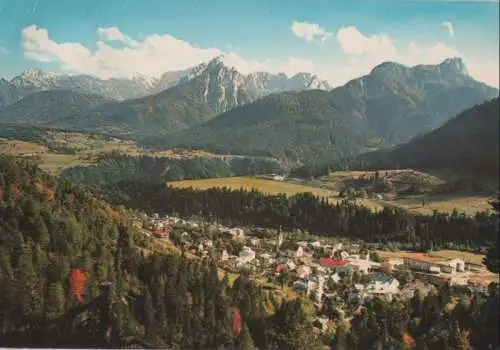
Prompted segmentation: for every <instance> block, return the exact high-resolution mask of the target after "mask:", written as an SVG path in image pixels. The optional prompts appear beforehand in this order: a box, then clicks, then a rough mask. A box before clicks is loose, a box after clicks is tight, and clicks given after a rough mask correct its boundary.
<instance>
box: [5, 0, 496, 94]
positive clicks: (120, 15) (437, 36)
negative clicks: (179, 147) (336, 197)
mask: <svg viewBox="0 0 500 350" xmlns="http://www.w3.org/2000/svg"><path fill="white" fill-rule="evenodd" d="M498 12H499V4H498V1H496V2H495V1H493V2H492V1H490V2H482V1H471V2H466V1H457V2H452V1H445V0H442V1H438V0H435V1H411V0H398V1H397V0H393V1H388V0H381V1H378V0H359V1H356V0H350V1H344V0H286V1H285V0H272V1H271V0H251V1H239V0H182V1H180V0H176V1H173V0H140V1H139V0H17V1H16V0H0V76H2V77H6V78H11V77H12V76H14V75H17V74H19V73H20V72H21V71H23V70H24V69H27V68H31V67H39V68H43V69H45V70H49V71H54V72H65V73H70V74H73V73H89V74H94V75H97V76H100V77H102V78H109V77H129V76H132V75H133V74H135V73H140V74H144V75H151V76H159V75H160V74H161V73H163V72H165V71H169V70H179V69H185V68H188V67H189V66H193V65H195V64H198V63H201V62H203V61H206V60H208V59H210V58H212V57H214V56H217V55H220V54H224V55H225V59H226V61H227V62H228V64H232V65H234V66H235V67H236V68H238V69H239V70H241V71H242V72H245V73H246V72H250V71H255V70H266V71H272V72H278V71H283V72H285V73H286V74H289V75H290V74H294V73H297V72H299V71H310V72H312V73H316V74H318V75H320V76H321V77H322V78H324V79H327V80H328V81H330V82H331V83H332V84H333V85H338V84H342V83H344V82H345V81H347V80H349V79H352V78H355V77H357V76H359V75H362V74H366V73H368V72H369V71H370V70H371V69H372V68H373V67H374V66H375V65H376V64H379V63H381V62H383V61H387V60H393V61H398V62H401V63H404V64H407V65H415V64H420V63H426V64H434V63H439V62H441V61H442V60H444V59H445V58H448V57H455V56H456V57H462V58H463V59H464V60H465V62H466V64H467V67H468V69H469V72H470V74H471V75H473V76H474V77H476V78H477V79H479V80H482V81H486V82H488V83H489V84H491V85H495V86H498V75H499V73H498V60H499V55H498V51H499V47H498V46H499V34H498V33H499V23H498V16H499V13H498Z"/></svg>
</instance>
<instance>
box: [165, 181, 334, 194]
mask: <svg viewBox="0 0 500 350" xmlns="http://www.w3.org/2000/svg"><path fill="white" fill-rule="evenodd" d="M169 185H171V186H173V187H193V188H196V189H200V190H205V189H208V188H214V187H228V188H232V189H240V188H243V189H245V190H251V189H252V188H255V189H257V190H259V191H262V192H264V193H268V194H279V193H284V194H287V195H294V194H297V193H304V192H312V193H313V194H314V195H317V196H322V197H331V196H332V195H334V193H333V192H332V191H329V190H326V189H322V188H317V187H312V186H304V185H300V184H295V183H289V182H286V181H275V180H268V179H261V178H258V177H250V176H241V177H222V178H216V179H204V180H186V181H172V182H169Z"/></svg>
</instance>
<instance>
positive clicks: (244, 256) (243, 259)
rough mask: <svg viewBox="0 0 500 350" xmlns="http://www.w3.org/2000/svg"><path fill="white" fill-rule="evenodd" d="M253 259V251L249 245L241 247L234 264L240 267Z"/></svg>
mask: <svg viewBox="0 0 500 350" xmlns="http://www.w3.org/2000/svg"><path fill="white" fill-rule="evenodd" d="M254 259H255V252H254V251H253V250H252V249H251V248H249V247H243V249H242V250H241V252H240V254H239V256H238V259H237V261H236V266H238V267H240V266H243V265H246V264H248V263H249V262H251V261H253V260H254Z"/></svg>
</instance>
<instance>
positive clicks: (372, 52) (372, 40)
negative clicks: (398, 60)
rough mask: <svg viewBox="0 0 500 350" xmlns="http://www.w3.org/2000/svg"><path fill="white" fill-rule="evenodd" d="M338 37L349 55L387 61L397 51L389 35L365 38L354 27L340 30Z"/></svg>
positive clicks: (344, 50)
mask: <svg viewBox="0 0 500 350" xmlns="http://www.w3.org/2000/svg"><path fill="white" fill-rule="evenodd" d="M336 37H337V41H338V42H339V44H340V47H341V48H342V51H343V52H344V53H347V54H354V55H369V56H372V57H377V58H379V59H385V58H390V57H392V56H394V54H395V53H396V51H397V49H396V46H395V44H394V41H393V40H392V39H391V38H390V37H389V36H388V35H385V34H378V35H371V36H365V35H363V34H362V33H361V32H360V31H359V30H358V28H356V27H354V26H348V27H342V28H340V29H339V30H338V31H337V34H336Z"/></svg>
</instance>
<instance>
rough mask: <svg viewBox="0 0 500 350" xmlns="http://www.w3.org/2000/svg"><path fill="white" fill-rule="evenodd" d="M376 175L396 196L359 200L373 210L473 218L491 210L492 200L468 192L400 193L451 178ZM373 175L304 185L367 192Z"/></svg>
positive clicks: (344, 174) (334, 176) (346, 174)
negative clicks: (388, 182)
mask: <svg viewBox="0 0 500 350" xmlns="http://www.w3.org/2000/svg"><path fill="white" fill-rule="evenodd" d="M379 174H380V175H381V176H383V177H384V178H385V179H387V180H389V181H390V182H391V183H392V184H393V185H394V188H395V192H396V194H397V196H396V198H395V199H393V200H390V201H389V200H380V199H375V198H373V197H372V198H367V199H361V200H358V201H359V202H360V203H363V204H364V205H365V206H367V207H370V208H375V209H376V208H383V207H384V206H393V207H399V208H401V209H405V210H409V211H411V212H413V213H419V214H432V212H433V211H434V210H437V211H439V212H449V213H451V212H452V211H453V210H454V209H456V210H457V211H458V212H459V213H466V214H467V215H474V214H475V213H477V212H478V211H484V210H488V209H490V208H491V206H490V204H489V203H488V202H489V200H490V199H491V198H492V197H491V196H488V195H484V194H477V193H470V192H460V193H458V192H457V193H451V194H433V193H432V192H431V193H430V194H426V195H425V196H406V195H400V194H399V193H400V192H401V191H402V190H404V189H406V188H408V186H411V185H419V186H423V187H427V188H429V189H430V190H432V189H435V188H437V187H438V186H441V185H443V184H445V183H446V182H447V181H450V177H449V176H444V175H443V174H440V175H439V176H436V175H433V174H428V173H424V172H420V171H416V170H413V169H398V170H383V171H380V172H379ZM374 175H375V172H373V171H338V172H333V173H331V174H329V175H328V176H323V177H321V178H319V179H317V180H312V181H307V182H305V183H304V184H310V185H311V186H318V187H322V188H325V189H329V190H332V191H335V192H337V193H338V191H340V190H341V189H342V188H344V187H355V188H366V189H367V190H369V189H370V187H371V185H370V184H369V181H367V180H366V179H369V178H370V177H373V176H374ZM367 183H368V184H367ZM424 198H425V205H422V199H424Z"/></svg>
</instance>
